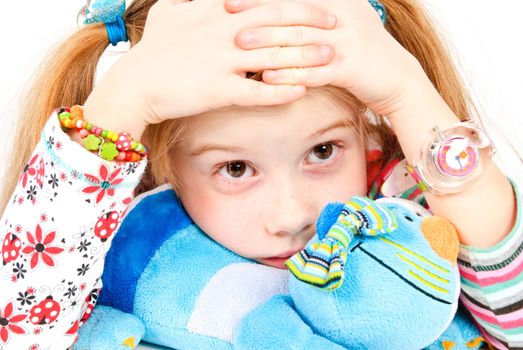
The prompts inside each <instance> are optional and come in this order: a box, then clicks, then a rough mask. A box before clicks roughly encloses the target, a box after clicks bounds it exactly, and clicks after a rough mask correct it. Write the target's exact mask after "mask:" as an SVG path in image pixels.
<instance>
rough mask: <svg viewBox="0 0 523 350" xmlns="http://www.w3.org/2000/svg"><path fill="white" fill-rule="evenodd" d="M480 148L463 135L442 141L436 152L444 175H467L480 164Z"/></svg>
mask: <svg viewBox="0 0 523 350" xmlns="http://www.w3.org/2000/svg"><path fill="white" fill-rule="evenodd" d="M478 160H479V154H478V150H477V149H476V148H475V147H473V146H470V145H469V143H468V140H467V139H466V138H463V137H454V138H450V139H447V140H444V141H442V142H441V143H440V144H439V147H438V149H437V154H436V164H437V166H438V169H439V170H440V172H441V173H442V174H443V175H450V176H457V177H465V176H468V175H469V174H471V173H472V172H473V171H474V169H475V168H476V167H477V165H478Z"/></svg>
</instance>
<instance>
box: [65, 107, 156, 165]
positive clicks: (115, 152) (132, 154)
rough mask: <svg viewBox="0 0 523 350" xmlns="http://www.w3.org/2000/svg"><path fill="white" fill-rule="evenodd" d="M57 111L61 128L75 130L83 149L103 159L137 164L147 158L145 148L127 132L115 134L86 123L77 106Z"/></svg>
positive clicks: (80, 109)
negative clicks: (93, 152) (96, 152)
mask: <svg viewBox="0 0 523 350" xmlns="http://www.w3.org/2000/svg"><path fill="white" fill-rule="evenodd" d="M57 111H58V113H57V114H58V119H59V120H60V124H61V125H62V127H64V128H67V129H73V128H76V129H77V131H78V134H79V135H80V137H81V138H82V139H83V141H82V143H83V145H84V147H85V148H86V149H88V150H90V151H98V154H99V155H100V157H102V158H103V159H106V160H117V161H128V162H137V161H140V160H141V159H142V158H144V157H146V156H147V149H146V148H145V146H144V145H143V144H141V143H139V142H137V141H135V140H134V139H133V138H132V136H131V135H130V134H129V133H128V132H122V133H120V134H117V133H115V132H113V131H111V130H104V129H102V128H100V127H98V126H96V125H93V124H91V123H89V122H86V121H85V120H84V119H83V110H82V108H81V107H80V106H78V105H75V106H72V107H71V108H60V109H58V110H57ZM104 139H105V142H104Z"/></svg>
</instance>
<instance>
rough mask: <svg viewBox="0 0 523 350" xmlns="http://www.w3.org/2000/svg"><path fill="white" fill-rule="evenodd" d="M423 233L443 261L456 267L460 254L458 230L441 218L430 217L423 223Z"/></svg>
mask: <svg viewBox="0 0 523 350" xmlns="http://www.w3.org/2000/svg"><path fill="white" fill-rule="evenodd" d="M421 232H423V235H424V236H425V238H426V239H427V241H428V242H429V244H430V246H431V247H432V249H433V250H434V251H435V252H436V253H437V254H438V255H439V256H440V257H441V258H443V259H445V260H447V261H449V262H450V263H451V264H452V265H456V262H457V260H458V253H459V239H458V233H457V232H456V228H455V227H454V225H452V223H451V222H450V221H449V220H447V219H445V218H443V217H441V216H429V217H426V218H424V219H423V222H422V223H421Z"/></svg>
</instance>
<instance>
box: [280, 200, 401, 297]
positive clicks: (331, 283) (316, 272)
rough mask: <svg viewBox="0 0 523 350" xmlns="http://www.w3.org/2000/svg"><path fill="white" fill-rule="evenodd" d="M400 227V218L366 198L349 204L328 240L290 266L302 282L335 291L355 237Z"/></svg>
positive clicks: (313, 244) (311, 245)
mask: <svg viewBox="0 0 523 350" xmlns="http://www.w3.org/2000/svg"><path fill="white" fill-rule="evenodd" d="M397 227H398V223H397V220H396V216H395V215H394V214H393V213H392V212H391V211H390V210H389V209H387V208H385V207H383V206H381V205H380V204H378V203H375V202H374V201H372V200H370V199H368V198H364V197H353V198H352V199H351V200H350V201H349V202H347V203H346V204H345V205H344V207H343V209H342V211H341V213H340V215H339V216H338V219H337V221H336V222H335V223H334V225H332V227H331V228H330V230H329V231H328V232H327V234H326V235H325V237H319V239H320V240H319V241H314V242H311V243H309V244H308V245H307V246H306V247H305V248H304V249H303V250H302V251H300V252H298V253H296V254H295V255H294V256H292V257H291V258H290V259H289V260H288V261H287V262H286V265H287V267H288V268H289V271H290V272H291V273H292V274H293V275H294V276H295V277H296V278H297V279H299V280H301V281H303V282H306V283H309V284H311V285H314V286H317V287H319V288H323V289H327V290H333V289H336V288H338V287H340V286H341V285H342V283H343V278H344V268H345V263H346V261H347V254H348V250H349V246H350V243H351V241H352V239H353V238H354V235H356V234H361V235H365V236H375V235H380V234H387V233H391V232H393V231H394V230H396V228H397Z"/></svg>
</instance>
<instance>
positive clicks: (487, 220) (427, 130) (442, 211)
mask: <svg viewBox="0 0 523 350" xmlns="http://www.w3.org/2000/svg"><path fill="white" fill-rule="evenodd" d="M419 70H421V67H419ZM411 77H412V78H411V81H410V82H409V83H410V86H411V88H410V89H406V91H409V93H405V96H404V98H403V99H402V100H401V103H399V104H398V105H397V106H394V107H393V108H391V111H392V112H391V113H389V114H388V117H389V119H390V121H391V123H392V127H393V129H394V132H395V134H396V136H397V137H398V140H399V142H400V144H401V148H402V150H403V153H404V154H405V157H406V159H407V160H408V161H409V162H412V160H413V158H414V156H415V155H416V154H418V152H420V150H421V149H422V147H423V145H424V144H425V142H426V140H427V139H428V138H429V137H430V135H431V134H432V127H434V126H436V125H438V126H441V127H444V126H447V125H449V124H451V123H455V122H458V121H459V120H458V118H457V117H456V115H455V114H454V113H453V112H452V110H451V109H450V108H449V107H448V106H447V104H446V103H445V102H444V101H443V99H442V98H441V96H440V95H439V94H438V92H437V91H436V89H435V88H434V87H433V86H432V84H431V82H430V81H429V79H428V77H427V76H426V75H425V74H424V73H423V72H422V71H420V72H414V73H413V74H411ZM461 117H467V116H461ZM426 199H427V202H428V204H429V206H430V208H431V210H432V212H433V213H434V214H435V215H439V216H443V217H445V218H447V219H449V220H450V221H451V222H452V223H453V224H454V226H455V227H456V229H457V231H458V236H459V239H460V242H461V243H462V244H466V245H470V246H475V247H482V248H485V247H489V246H493V245H494V244H496V243H498V242H500V241H501V240H502V239H503V238H504V237H505V236H506V235H507V234H508V232H510V230H511V229H512V227H513V226H514V222H515V217H516V211H515V209H516V205H515V196H514V192H513V190H512V187H511V185H510V183H509V181H508V179H507V178H506V177H505V175H503V173H502V172H501V171H500V170H499V168H498V167H497V166H496V165H495V164H491V165H490V167H489V168H488V169H487V171H486V172H485V174H483V176H482V177H481V178H480V179H479V180H478V181H477V182H475V183H474V184H473V185H471V186H470V187H468V188H467V189H466V190H465V191H463V192H460V193H457V194H452V195H443V196H439V195H433V194H430V193H426ZM463 208H466V210H467V215H463V212H464V209H463ZM485 212H488V213H489V215H484V213H485Z"/></svg>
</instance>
